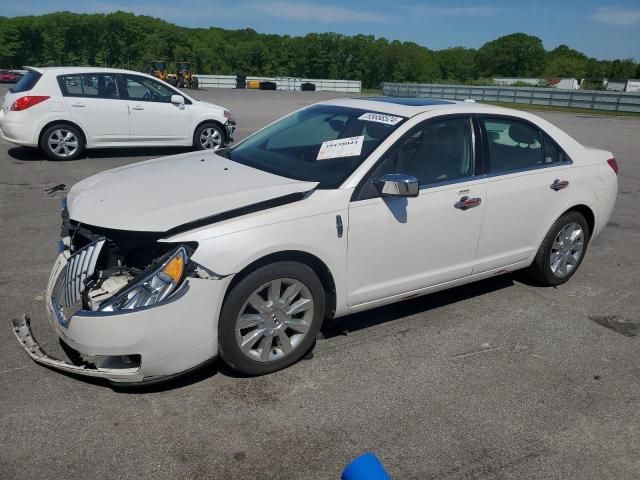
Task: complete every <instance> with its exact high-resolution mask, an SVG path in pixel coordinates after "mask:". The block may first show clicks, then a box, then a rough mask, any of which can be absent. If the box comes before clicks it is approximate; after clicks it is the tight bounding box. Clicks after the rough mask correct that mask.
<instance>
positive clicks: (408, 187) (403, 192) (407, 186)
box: [373, 173, 420, 197]
mask: <svg viewBox="0 0 640 480" xmlns="http://www.w3.org/2000/svg"><path fill="white" fill-rule="evenodd" d="M373 185H374V186H375V187H376V189H377V190H378V192H380V195H382V196H383V197H417V196H418V194H419V193H420V185H419V184H418V179H417V178H416V177H414V176H413V175H406V174H404V173H387V174H386V175H383V176H382V177H381V178H378V179H376V180H374V181H373Z"/></svg>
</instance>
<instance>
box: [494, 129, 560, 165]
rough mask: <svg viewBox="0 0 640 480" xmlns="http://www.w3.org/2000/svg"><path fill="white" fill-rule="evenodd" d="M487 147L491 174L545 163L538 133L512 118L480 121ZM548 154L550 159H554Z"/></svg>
mask: <svg viewBox="0 0 640 480" xmlns="http://www.w3.org/2000/svg"><path fill="white" fill-rule="evenodd" d="M482 123H483V124H484V129H485V131H486V136H487V143H488V147H489V164H490V169H491V173H506V172H510V171H515V170H523V169H528V168H538V167H541V166H543V165H544V164H545V163H549V162H547V160H546V159H545V155H544V153H545V152H544V149H543V147H542V139H541V136H540V131H539V130H538V129H537V128H535V127H534V126H532V125H530V124H528V123H526V122H522V121H519V120H515V119H503V118H485V119H483V120H482ZM550 154H551V157H550V158H551V159H553V158H555V157H557V155H556V156H555V157H554V154H553V153H550Z"/></svg>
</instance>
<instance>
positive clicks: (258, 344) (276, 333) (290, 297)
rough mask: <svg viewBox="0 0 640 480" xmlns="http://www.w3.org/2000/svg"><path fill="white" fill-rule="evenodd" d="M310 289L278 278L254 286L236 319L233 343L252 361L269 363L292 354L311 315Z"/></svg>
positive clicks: (302, 335)
mask: <svg viewBox="0 0 640 480" xmlns="http://www.w3.org/2000/svg"><path fill="white" fill-rule="evenodd" d="M314 311H315V308H314V304H313V298H312V296H311V292H310V291H309V288H308V287H307V286H306V285H305V284H304V283H302V282H301V281H299V280H295V279H292V278H277V279H274V280H272V281H270V282H268V283H265V284H264V285H262V286H261V287H259V288H258V289H256V290H255V291H254V292H253V293H252V294H251V295H250V296H249V298H248V299H247V301H246V302H245V303H244V305H243V306H242V308H241V309H240V313H239V314H238V317H237V319H236V324H235V333H236V342H237V345H238V347H239V348H240V351H241V352H242V353H243V354H244V355H245V356H246V357H248V358H250V359H251V360H254V361H257V362H263V363H266V362H272V361H274V360H279V359H281V358H284V357H285V356H287V355H289V354H291V352H293V351H294V350H295V349H296V348H297V347H298V346H300V344H301V343H302V341H303V340H304V339H305V337H306V336H307V334H308V333H309V329H310V328H311V323H312V321H313V315H314Z"/></svg>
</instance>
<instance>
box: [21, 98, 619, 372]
mask: <svg viewBox="0 0 640 480" xmlns="http://www.w3.org/2000/svg"><path fill="white" fill-rule="evenodd" d="M617 168H618V167H617V164H616V161H615V159H614V158H613V156H612V154H611V153H610V152H607V151H603V150H598V149H595V148H590V147H585V146H583V145H581V144H580V143H578V142H577V141H575V140H574V139H573V138H571V137H570V136H569V135H567V134H566V133H564V132H562V131H561V130H560V129H558V128H557V127H555V126H553V125H552V124H550V123H549V122H547V121H545V120H543V119H541V118H539V117H537V116H535V115H531V114H529V113H525V112H519V111H514V110H509V109H504V108H498V107H492V106H487V105H479V104H474V103H465V102H451V101H446V100H434V99H402V98H358V99H343V100H333V101H328V102H323V103H319V104H316V105H313V106H310V107H307V108H304V109H302V110H300V111H297V112H295V113H293V114H291V115H289V116H287V117H285V118H283V119H281V120H279V121H277V122H275V123H273V124H271V125H269V126H267V127H266V128H264V129H262V130H261V131H259V132H257V133H255V134H253V135H252V136H250V137H248V138H247V139H245V140H244V141H242V142H240V143H239V144H238V145H236V146H235V147H234V148H232V149H221V150H219V151H218V152H216V153H214V152H211V153H206V154H203V153H187V154H183V155H178V156H172V157H167V158H161V159H157V160H149V161H146V162H142V163H138V164H134V165H129V166H125V167H121V168H118V169H115V170H110V171H106V172H103V173H100V174H98V175H95V176H93V177H90V178H87V179H86V180H83V181H81V182H80V183H78V184H76V185H75V186H74V187H73V188H72V189H71V190H70V192H69V194H68V196H67V199H66V203H65V205H64V207H63V211H62V212H63V213H62V216H63V225H64V229H63V232H64V234H63V241H62V242H61V252H60V255H59V256H58V259H57V261H56V263H55V266H54V269H53V272H52V273H51V278H50V281H49V285H48V289H47V291H48V293H47V297H46V299H47V305H48V310H49V312H50V319H51V324H52V326H53V327H54V328H55V331H56V333H57V334H58V336H59V337H60V339H61V340H62V341H63V342H64V343H65V344H67V345H68V346H69V347H70V348H71V349H73V350H75V351H76V352H78V353H79V355H77V357H78V358H81V359H82V362H81V363H77V364H72V363H69V362H62V361H59V360H55V359H52V358H51V357H48V356H47V355H46V353H44V352H43V351H42V350H41V349H40V348H39V347H38V344H37V343H36V342H35V340H34V339H33V337H32V336H31V333H30V327H29V322H28V320H27V319H23V320H15V321H14V328H15V333H16V335H17V337H18V339H19V340H20V341H21V342H22V344H23V345H24V346H25V348H26V350H27V352H28V353H29V355H31V357H32V358H33V359H34V360H36V361H37V362H40V363H43V364H46V365H49V366H53V367H56V368H60V369H63V370H66V371H70V372H76V373H80V374H84V375H92V376H99V377H104V378H107V379H109V380H111V381H112V382H143V381H152V380H155V379H160V378H164V377H167V376H171V375H174V374H178V373H180V372H184V371H186V370H189V369H191V368H194V367H196V366H198V365H200V364H202V363H204V362H207V361H209V360H210V359H212V358H215V357H216V356H220V357H221V358H222V360H224V361H225V362H226V363H227V364H229V365H230V366H231V367H232V368H234V369H236V370H238V371H240V372H243V373H245V374H250V375H259V374H264V373H269V372H273V371H275V370H278V369H280V368H283V367H286V366H288V365H291V364H292V363H294V362H295V361H297V360H298V359H300V358H301V357H302V356H303V355H304V354H305V353H306V352H307V351H308V350H309V349H310V348H311V346H312V345H313V342H314V340H315V338H316V334H317V333H318V330H319V329H320V326H321V324H322V322H323V321H324V320H325V318H336V317H340V316H343V315H346V314H349V313H353V312H358V311H362V310H367V309H370V308H374V307H377V306H379V305H384V304H388V303H392V302H397V301H400V300H403V299H406V298H413V297H416V296H418V295H424V294H427V293H430V292H435V291H437V290H443V289H446V288H450V287H454V286H457V285H462V284H465V283H469V282H473V281H476V280H481V279H483V278H487V277H493V276H495V275H497V274H501V273H504V272H511V271H514V270H519V269H526V270H527V272H528V273H529V274H530V275H531V276H532V277H533V278H534V279H536V280H537V282H539V283H540V284H541V285H558V284H561V283H563V282H566V281H567V280H568V279H569V278H571V276H572V275H573V274H575V272H576V270H577V269H578V267H579V266H580V264H581V262H582V260H583V258H584V255H585V253H586V251H587V245H588V243H589V241H590V240H592V239H593V238H594V237H595V236H596V235H598V234H599V233H600V232H601V231H602V229H603V228H604V226H605V225H606V224H607V221H608V219H609V216H610V215H611V211H612V209H613V206H614V202H615V199H616V193H617V176H616V174H617Z"/></svg>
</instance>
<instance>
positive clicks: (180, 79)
mask: <svg viewBox="0 0 640 480" xmlns="http://www.w3.org/2000/svg"><path fill="white" fill-rule="evenodd" d="M178 88H184V78H182V77H180V78H179V79H178Z"/></svg>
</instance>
